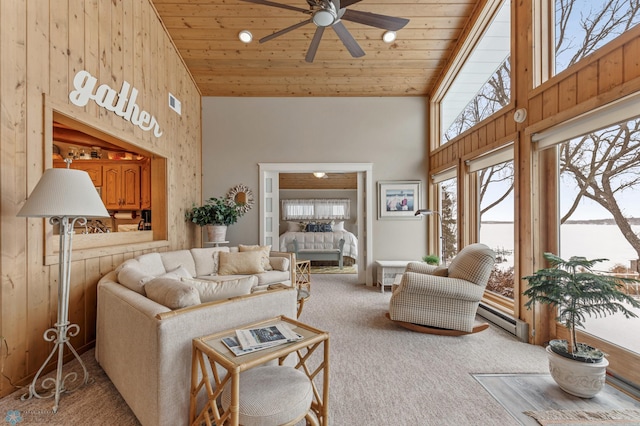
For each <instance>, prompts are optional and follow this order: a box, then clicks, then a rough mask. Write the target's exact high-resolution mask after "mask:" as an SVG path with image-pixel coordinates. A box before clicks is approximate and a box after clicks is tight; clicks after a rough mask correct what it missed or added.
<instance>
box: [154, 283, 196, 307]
mask: <svg viewBox="0 0 640 426" xmlns="http://www.w3.org/2000/svg"><path fill="white" fill-rule="evenodd" d="M144 289H145V292H146V293H147V297H148V298H149V299H151V300H153V301H154V302H156V303H159V304H161V305H163V306H166V307H167V308H169V309H180V308H186V307H187V306H193V305H198V304H200V295H199V294H198V291H197V290H196V289H195V288H193V287H192V286H190V285H187V284H185V283H183V282H181V281H180V280H177V279H173V278H154V279H152V280H151V281H149V282H147V283H146V284H145V285H144Z"/></svg>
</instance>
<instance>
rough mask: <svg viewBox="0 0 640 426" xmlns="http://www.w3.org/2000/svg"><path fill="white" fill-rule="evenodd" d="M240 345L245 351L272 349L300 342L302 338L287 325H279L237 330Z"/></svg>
mask: <svg viewBox="0 0 640 426" xmlns="http://www.w3.org/2000/svg"><path fill="white" fill-rule="evenodd" d="M236 337H237V339H238V343H240V346H241V347H242V349H243V350H246V349H256V348H262V347H263V346H267V347H271V346H274V345H280V344H283V343H288V342H295V341H296V340H300V338H301V336H300V335H298V334H297V333H294V332H293V331H292V330H291V329H290V328H289V326H288V325H287V324H285V323H278V324H273V325H268V326H265V327H257V328H249V329H245V330H236Z"/></svg>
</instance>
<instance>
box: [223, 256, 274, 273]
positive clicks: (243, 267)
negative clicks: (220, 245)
mask: <svg viewBox="0 0 640 426" xmlns="http://www.w3.org/2000/svg"><path fill="white" fill-rule="evenodd" d="M263 272H264V268H263V267H262V254H261V252H259V251H247V252H238V253H225V252H223V251H222V252H220V265H219V266H218V275H253V274H261V273H263Z"/></svg>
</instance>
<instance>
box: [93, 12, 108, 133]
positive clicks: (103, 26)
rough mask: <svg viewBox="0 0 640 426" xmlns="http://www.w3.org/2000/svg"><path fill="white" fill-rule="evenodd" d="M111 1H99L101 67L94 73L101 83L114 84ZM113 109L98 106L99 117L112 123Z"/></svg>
mask: <svg viewBox="0 0 640 426" xmlns="http://www.w3.org/2000/svg"><path fill="white" fill-rule="evenodd" d="M111 43H112V41H111V2H110V1H102V0H99V1H98V51H99V55H100V62H99V64H100V69H99V72H98V74H96V75H93V76H94V77H96V78H97V79H98V83H99V84H109V85H111V84H112V81H113V80H112V78H111ZM112 114H113V113H112V112H111V111H107V110H106V109H104V108H98V118H99V119H100V120H101V121H103V122H105V123H109V124H111V122H112V119H111V115H112Z"/></svg>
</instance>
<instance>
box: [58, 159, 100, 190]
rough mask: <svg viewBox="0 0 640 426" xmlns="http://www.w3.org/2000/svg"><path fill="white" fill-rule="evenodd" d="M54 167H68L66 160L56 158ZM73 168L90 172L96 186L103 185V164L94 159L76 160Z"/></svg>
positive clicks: (72, 165)
mask: <svg viewBox="0 0 640 426" xmlns="http://www.w3.org/2000/svg"><path fill="white" fill-rule="evenodd" d="M53 167H56V168H66V167H67V163H65V162H64V160H55V161H54V162H53ZM71 168H72V169H76V170H84V171H85V172H87V173H88V174H89V177H90V178H91V181H92V182H93V185H94V186H102V164H101V163H96V162H93V161H83V160H79V161H74V162H72V163H71Z"/></svg>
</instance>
